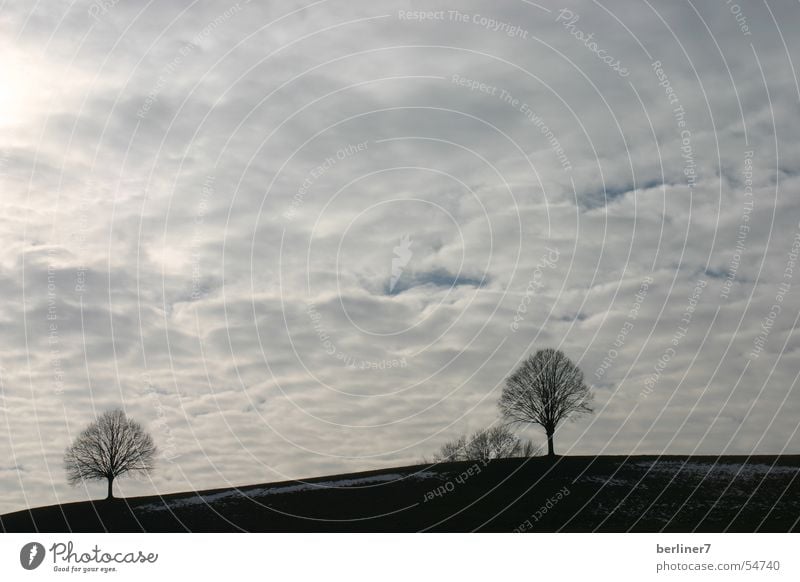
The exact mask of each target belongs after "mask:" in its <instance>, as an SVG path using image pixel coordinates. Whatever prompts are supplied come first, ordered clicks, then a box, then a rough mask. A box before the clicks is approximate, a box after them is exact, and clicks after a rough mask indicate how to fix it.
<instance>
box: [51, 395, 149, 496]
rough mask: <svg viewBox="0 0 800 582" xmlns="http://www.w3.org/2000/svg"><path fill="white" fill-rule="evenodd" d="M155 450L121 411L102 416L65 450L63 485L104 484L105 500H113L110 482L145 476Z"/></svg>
mask: <svg viewBox="0 0 800 582" xmlns="http://www.w3.org/2000/svg"><path fill="white" fill-rule="evenodd" d="M155 455H156V446H155V444H154V443H153V439H152V438H151V437H150V435H149V434H147V433H146V432H145V431H144V429H143V428H142V425H140V424H139V423H138V422H136V421H135V420H133V419H130V418H128V417H127V416H125V413H124V412H123V411H122V410H119V409H115V410H109V411H107V412H104V413H103V414H102V415H101V416H100V417H99V418H98V419H97V420H96V421H94V422H92V423H91V424H90V425H89V426H87V427H86V428H85V429H84V430H83V431H82V432H81V434H79V435H78V437H77V438H76V439H75V442H73V443H72V446H70V447H69V448H67V450H66V453H65V454H64V466H65V468H66V470H67V481H68V482H69V484H70V485H73V486H74V485H77V484H78V483H80V482H82V481H90V480H100V479H107V480H108V497H107V499H113V498H114V494H113V486H114V479H116V478H117V477H120V476H122V475H125V474H126V473H148V472H149V471H151V470H152V468H153V460H154V458H155Z"/></svg>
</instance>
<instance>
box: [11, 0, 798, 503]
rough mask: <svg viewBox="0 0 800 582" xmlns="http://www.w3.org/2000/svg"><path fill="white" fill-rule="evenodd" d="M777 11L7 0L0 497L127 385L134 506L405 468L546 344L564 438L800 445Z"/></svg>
mask: <svg viewBox="0 0 800 582" xmlns="http://www.w3.org/2000/svg"><path fill="white" fill-rule="evenodd" d="M453 6H457V7H458V8H457V10H456V9H455V8H453ZM798 16H800V6H798V5H797V3H796V2H789V1H788V0H787V1H776V2H772V1H770V2H765V3H757V2H752V3H746V4H745V3H742V5H741V6H740V5H737V4H735V3H733V2H728V3H725V2H693V1H681V2H669V3H667V2H657V3H649V2H643V3H639V2H636V3H633V2H579V3H573V2H567V3H564V4H551V3H549V2H547V3H545V2H541V3H540V4H537V3H534V2H528V1H527V0H518V1H515V0H508V1H506V2H502V3H495V2H488V1H484V2H458V3H449V4H447V3H439V2H436V1H435V0H420V1H414V2H407V1H402V2H401V1H398V2H392V1H384V0H377V1H373V2H368V3H365V2H346V1H344V0H342V1H333V0H330V1H325V0H320V1H317V2H270V3H261V2H252V3H250V2H247V1H245V0H241V1H240V2H237V3H230V2H225V1H222V2H220V1H217V2H211V1H189V0H185V1H183V0H170V1H169V2H158V3H156V2H150V3H149V4H147V5H145V4H144V3H142V2H133V1H131V0H96V1H94V2H89V1H87V0H76V1H73V2H68V1H66V0H63V1H52V2H39V3H36V2H27V1H22V0H11V1H10V2H8V1H6V2H4V3H2V7H1V8H0V43H1V44H0V128H1V130H0V192H2V195H1V196H0V204H2V212H0V221H2V228H0V237H1V238H0V290H2V298H3V302H2V305H0V322H2V326H1V327H0V329H1V330H2V333H0V342H2V347H1V348H0V358H1V360H0V367H1V368H0V382H1V384H0V388H1V390H2V391H1V392H0V493H1V494H0V512H6V511H12V510H17V509H22V508H24V507H26V506H29V505H33V506H35V505H44V504H51V503H57V502H67V501H75V500H80V499H86V498H89V497H97V496H102V495H103V494H104V485H103V484H98V485H90V486H88V487H85V488H84V487H79V488H76V489H71V488H69V487H68V486H67V484H66V480H65V475H64V471H63V468H62V463H61V459H62V455H63V450H64V448H65V446H66V445H67V444H68V443H69V442H70V440H71V439H72V438H74V436H75V435H76V434H77V432H78V431H80V430H81V428H83V427H84V426H85V425H86V424H87V423H88V422H90V421H91V420H92V419H93V418H94V416H95V414H97V413H98V412H99V411H102V410H105V409H108V408H112V407H116V406H120V407H123V408H124V409H125V410H126V411H127V412H128V413H129V414H130V415H131V416H133V417H134V418H136V419H137V420H139V421H140V422H141V423H142V424H144V425H145V426H146V427H147V428H148V429H149V431H150V432H151V433H152V434H153V436H154V438H155V440H156V441H157V443H158V445H159V447H160V449H161V452H162V455H161V457H160V459H159V462H158V469H157V471H155V472H154V473H153V475H152V477H151V478H150V479H142V480H123V481H119V482H118V484H117V487H118V491H117V493H118V494H121V495H145V494H151V493H155V492H174V491H184V490H188V489H202V488H212V487H223V486H227V485H243V484H250V483H260V482H265V481H274V480H283V479H287V478H302V477H310V476H316V475H325V474H331V473H341V472H349V471H356V470H366V469H372V468H380V467H390V466H398V465H408V464H414V463H416V462H418V461H419V459H421V458H422V457H423V456H424V455H430V454H431V453H432V452H433V451H435V450H436V449H437V448H438V447H439V446H440V445H441V444H442V443H443V442H445V441H447V440H449V439H451V438H453V437H455V436H457V435H459V434H461V433H464V432H468V431H473V430H475V429H477V428H481V427H485V426H489V425H491V424H492V423H495V422H497V421H498V415H497V406H496V402H497V398H498V396H499V392H500V390H501V388H502V385H503V381H504V378H505V377H506V376H507V375H508V374H509V373H510V372H511V371H512V370H513V369H514V368H515V366H516V365H517V364H518V363H519V361H520V360H521V358H523V357H525V356H526V355H527V354H529V353H531V352H532V351H535V350H536V349H538V348H543V347H558V348H560V349H562V350H564V351H565V352H566V353H567V354H568V355H569V356H570V357H571V358H572V359H573V360H574V361H575V362H577V363H578V364H579V365H580V366H581V368H582V369H583V370H584V373H585V376H586V381H587V383H589V384H591V385H592V386H593V390H594V392H595V398H596V413H595V414H594V415H593V416H591V417H584V418H582V419H579V420H577V421H576V422H571V423H566V424H564V425H563V426H562V427H561V428H560V429H559V432H558V434H557V436H556V450H557V452H559V453H562V454H595V453H597V454H627V453H639V454H642V453H687V454H688V453H707V454H717V453H719V454H748V453H781V452H792V453H797V452H798V446H800V435H798V432H797V429H798V418H800V398H798V388H797V386H796V381H797V375H798V373H797V371H798V370H800V338H798V337H797V335H796V334H793V331H794V328H795V326H796V323H797V318H798V313H800V311H799V310H798V308H799V307H800V262H797V263H795V259H797V256H796V253H797V252H798V251H800V226H799V225H798V222H800V191H799V190H800V147H799V146H798V142H797V136H798V135H800V115H798V105H799V104H800V87H799V86H798V79H797V73H796V69H795V65H796V64H799V63H800V38H798V37H797V34H796V31H795V28H794V26H793V23H794V22H796V21H797V19H798ZM521 434H524V435H525V436H530V437H531V438H533V439H534V440H535V441H536V442H537V443H542V442H543V440H544V438H543V435H542V434H541V433H540V432H539V431H537V430H536V429H535V427H534V428H531V429H522V430H521Z"/></svg>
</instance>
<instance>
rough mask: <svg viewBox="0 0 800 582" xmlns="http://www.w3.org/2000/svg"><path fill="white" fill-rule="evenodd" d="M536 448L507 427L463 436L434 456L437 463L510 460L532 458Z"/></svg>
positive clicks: (444, 446) (482, 430)
mask: <svg viewBox="0 0 800 582" xmlns="http://www.w3.org/2000/svg"><path fill="white" fill-rule="evenodd" d="M535 451H536V447H534V446H533V443H531V442H530V441H528V440H522V439H520V438H519V437H518V436H517V435H515V434H514V433H513V432H511V431H510V430H509V429H508V428H507V427H505V426H496V427H494V428H489V429H481V430H478V431H476V432H474V433H473V434H472V435H470V437H469V438H467V436H466V435H461V436H460V437H458V438H457V439H455V440H453V441H450V442H447V443H445V444H444V445H442V447H441V448H440V449H439V452H438V453H436V454H435V455H434V456H433V460H434V462H436V463H443V462H447V461H489V460H491V459H510V458H515V457H532V456H533V455H534V454H535Z"/></svg>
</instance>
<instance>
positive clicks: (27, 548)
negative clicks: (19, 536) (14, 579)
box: [19, 542, 45, 570]
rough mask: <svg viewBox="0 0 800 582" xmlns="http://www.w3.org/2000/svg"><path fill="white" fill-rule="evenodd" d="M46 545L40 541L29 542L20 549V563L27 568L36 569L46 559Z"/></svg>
mask: <svg viewBox="0 0 800 582" xmlns="http://www.w3.org/2000/svg"><path fill="white" fill-rule="evenodd" d="M44 554H45V552H44V546H43V545H42V544H40V543H39V542H28V543H27V544H25V545H24V546H22V549H21V550H20V551H19V563H20V564H22V567H23V568H25V569H26V570H35V569H36V568H38V567H39V566H41V564H42V562H43V561H44Z"/></svg>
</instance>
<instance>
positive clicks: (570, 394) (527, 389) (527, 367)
mask: <svg viewBox="0 0 800 582" xmlns="http://www.w3.org/2000/svg"><path fill="white" fill-rule="evenodd" d="M591 400H592V394H591V392H590V391H589V388H588V387H587V386H586V384H584V382H583V372H581V370H580V368H578V366H576V365H575V364H573V363H572V360H570V359H569V358H568V357H567V356H566V355H565V354H564V352H562V351H560V350H554V349H550V348H548V349H544V350H539V351H537V352H536V353H535V354H532V355H530V356H528V358H527V359H525V360H524V361H523V362H522V363H521V364H520V365H519V367H518V368H517V369H516V370H515V371H514V373H513V374H511V376H509V377H508V378H507V379H506V385H505V387H504V388H503V393H502V394H501V395H500V401H499V403H498V404H499V406H500V412H501V413H502V415H503V417H504V418H506V419H507V420H509V421H510V422H512V423H515V422H520V423H531V424H538V425H540V426H541V427H542V428H544V431H545V433H546V434H547V455H548V456H549V457H554V456H555V450H554V448H553V434H554V433H555V431H556V427H557V426H558V424H559V423H560V422H561V421H562V420H564V419H566V418H567V417H569V416H570V415H573V414H583V413H591V412H593V409H592V407H591Z"/></svg>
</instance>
